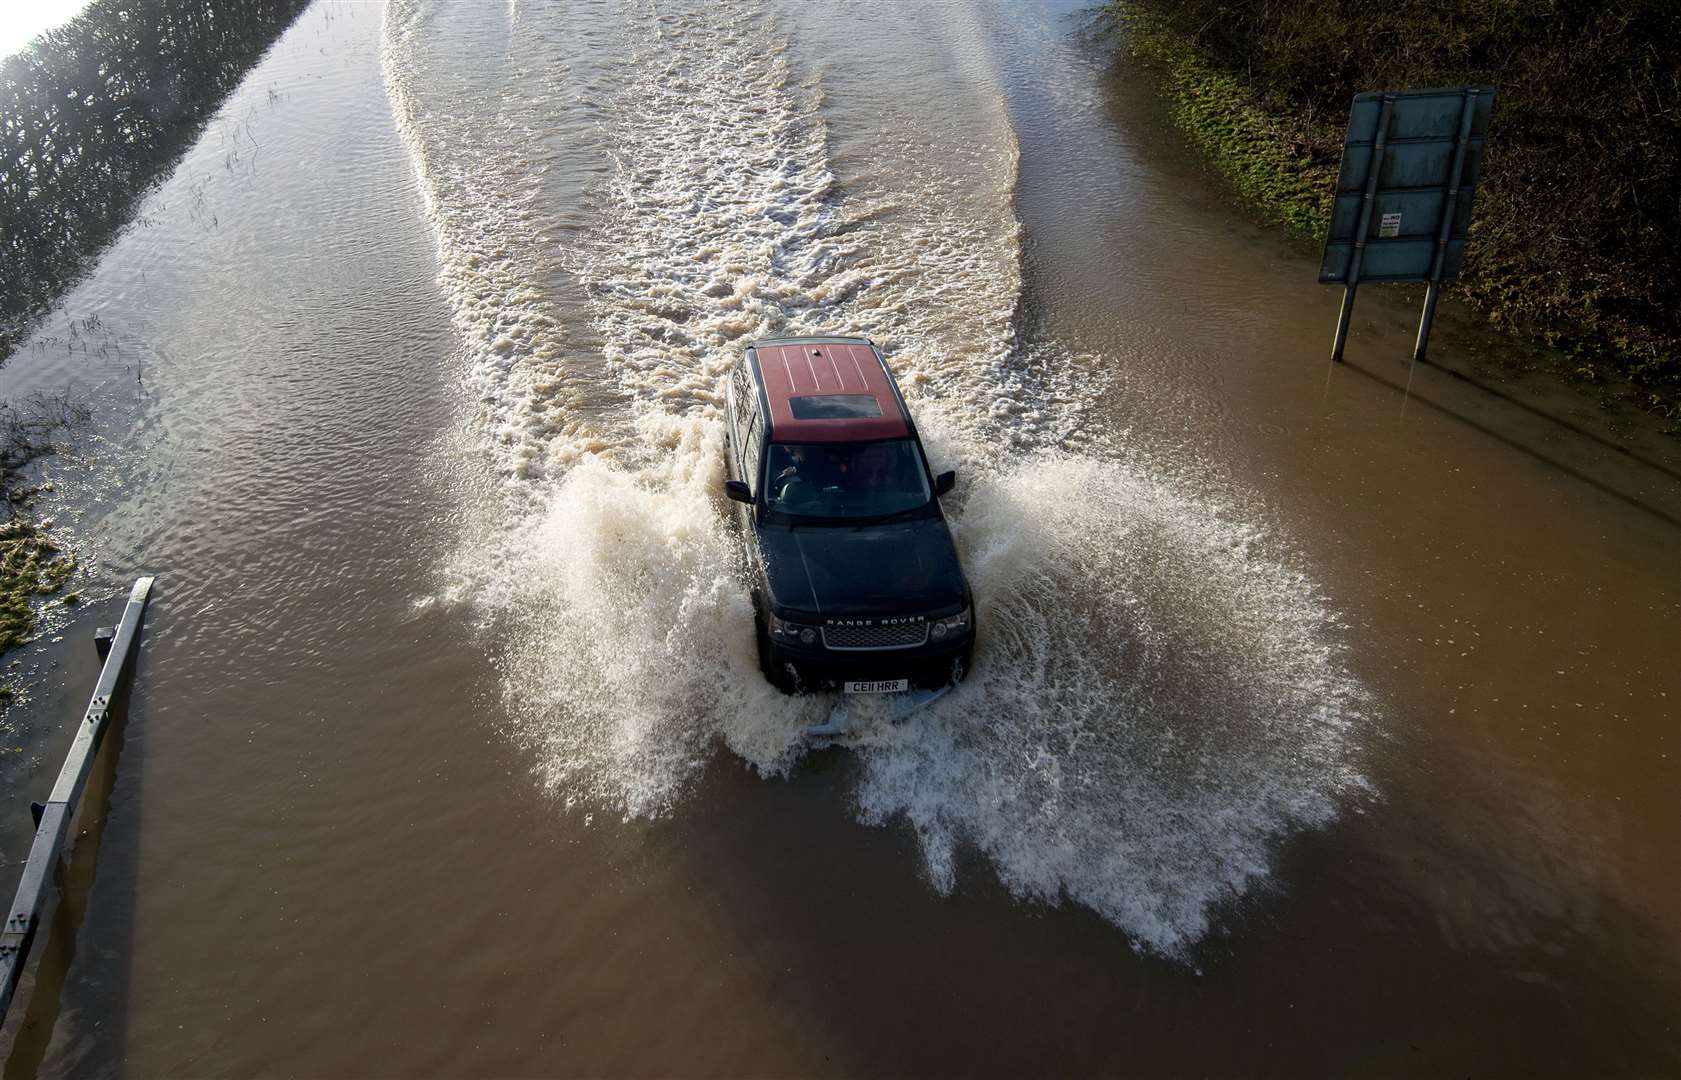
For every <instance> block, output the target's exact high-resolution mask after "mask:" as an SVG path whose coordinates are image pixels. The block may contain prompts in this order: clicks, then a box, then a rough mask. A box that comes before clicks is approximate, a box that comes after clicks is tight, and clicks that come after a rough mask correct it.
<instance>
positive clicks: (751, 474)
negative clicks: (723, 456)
mask: <svg viewBox="0 0 1681 1080" xmlns="http://www.w3.org/2000/svg"><path fill="white" fill-rule="evenodd" d="M752 413H753V419H752V421H751V423H749V425H748V428H747V445H746V447H745V448H744V449H743V450H742V471H743V472H744V473H746V476H747V489H748V490H749V491H751V492H752V493H753V494H755V495H757V494H758V493H759V458H760V454H761V453H762V445H763V443H764V441H765V439H764V435H765V421H764V417H762V416H760V415H759V409H758V406H757V404H755V405H754V406H753V409H752Z"/></svg>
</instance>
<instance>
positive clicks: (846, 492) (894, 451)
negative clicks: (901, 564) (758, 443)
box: [765, 439, 932, 520]
mask: <svg viewBox="0 0 1681 1080" xmlns="http://www.w3.org/2000/svg"><path fill="white" fill-rule="evenodd" d="M768 455H769V461H768V463H767V470H766V477H767V480H766V482H767V484H768V485H769V486H768V490H767V491H766V493H765V506H766V507H767V508H768V509H770V510H773V511H775V512H777V513H779V514H784V515H786V516H788V517H790V518H825V519H841V520H849V519H858V518H872V517H881V516H884V515H887V514H900V513H904V512H906V511H909V510H915V509H917V508H919V507H925V506H928V505H930V500H931V498H932V496H931V495H930V493H929V490H928V470H927V468H926V467H925V466H924V465H923V461H922V452H921V450H920V449H919V448H918V447H917V445H916V442H915V441H914V440H912V439H888V440H884V441H881V442H865V443H774V444H772V445H771V447H770V449H769V451H768Z"/></svg>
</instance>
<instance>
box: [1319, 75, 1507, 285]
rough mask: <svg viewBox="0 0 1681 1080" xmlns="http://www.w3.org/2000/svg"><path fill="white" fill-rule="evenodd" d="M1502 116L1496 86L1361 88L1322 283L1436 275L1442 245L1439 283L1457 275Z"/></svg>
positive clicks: (1321, 272)
mask: <svg viewBox="0 0 1681 1080" xmlns="http://www.w3.org/2000/svg"><path fill="white" fill-rule="evenodd" d="M1467 111H1468V112H1469V115H1468V116H1467ZM1493 112H1494V88H1493V87H1492V86H1470V87H1461V88H1457V89H1451V90H1395V91H1374V92H1371V93H1365V94H1356V95H1355V97H1354V106H1353V108H1352V109H1351V110H1350V111H1349V117H1348V137H1347V139H1346V140H1345V142H1344V145H1343V156H1342V169H1341V171H1340V173H1339V174H1338V176H1337V191H1336V203H1335V206H1334V207H1333V209H1332V211H1331V227H1330V230H1329V231H1328V232H1327V233H1326V235H1325V252H1324V255H1323V257H1322V258H1321V260H1320V264H1319V280H1320V282H1322V283H1324V284H1328V285H1351V284H1355V283H1357V282H1367V281H1370V282H1385V281H1429V280H1431V279H1432V275H1433V274H1434V273H1435V272H1436V251H1437V248H1438V246H1440V247H1441V248H1442V260H1441V267H1440V276H1439V277H1437V278H1436V280H1439V281H1452V280H1453V279H1454V278H1455V277H1457V276H1458V275H1459V268H1460V265H1461V264H1462V263H1463V262H1464V258H1465V234H1466V231H1467V230H1468V229H1469V227H1470V224H1471V203H1472V201H1473V199H1475V197H1476V191H1477V184H1478V181H1479V180H1480V179H1481V177H1482V164H1483V145H1484V143H1485V141H1486V140H1487V137H1488V121H1489V117H1490V116H1491V115H1492V114H1493ZM1462 135H1463V136H1464V141H1465V145H1464V150H1463V153H1458V150H1459V143H1460V140H1461V136H1462ZM1456 164H1457V165H1458V170H1457V171H1458V175H1457V176H1456V175H1455V171H1456V170H1455V166H1456ZM1374 168H1375V173H1374ZM1456 189H1457V190H1456ZM1450 193H1451V194H1450ZM1368 199H1369V200H1370V208H1369V210H1368V209H1367V205H1366V204H1367V201H1368ZM1450 204H1451V205H1450ZM1444 214H1446V215H1449V216H1448V218H1447V220H1446V221H1444ZM1362 222H1364V224H1365V228H1364V231H1363V232H1362V229H1361V224H1362ZM1444 224H1445V225H1446V226H1447V227H1446V229H1445V230H1444V228H1443V226H1444ZM1357 252H1358V253H1359V256H1360V257H1359V258H1356V253H1357Z"/></svg>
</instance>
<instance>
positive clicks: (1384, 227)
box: [1377, 214, 1401, 237]
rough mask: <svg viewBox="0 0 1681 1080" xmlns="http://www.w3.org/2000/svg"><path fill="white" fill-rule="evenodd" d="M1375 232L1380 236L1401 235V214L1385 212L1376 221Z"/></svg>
mask: <svg viewBox="0 0 1681 1080" xmlns="http://www.w3.org/2000/svg"><path fill="white" fill-rule="evenodd" d="M1377 234H1378V236H1380V237H1382V236H1400V235H1401V215H1400V214H1385V215H1383V219H1382V220H1381V221H1379V222H1378V223H1377Z"/></svg>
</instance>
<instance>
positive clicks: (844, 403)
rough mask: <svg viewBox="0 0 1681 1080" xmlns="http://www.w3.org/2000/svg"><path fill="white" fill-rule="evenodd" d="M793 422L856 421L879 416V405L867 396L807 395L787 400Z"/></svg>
mask: <svg viewBox="0 0 1681 1080" xmlns="http://www.w3.org/2000/svg"><path fill="white" fill-rule="evenodd" d="M788 409H789V411H790V412H792V413H793V414H794V419H795V420H857V419H860V418H863V417H870V416H880V415H881V404H880V403H879V402H877V401H876V399H875V398H873V397H871V396H870V395H868V394H807V395H805V396H803V397H791V398H789V399H788Z"/></svg>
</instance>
